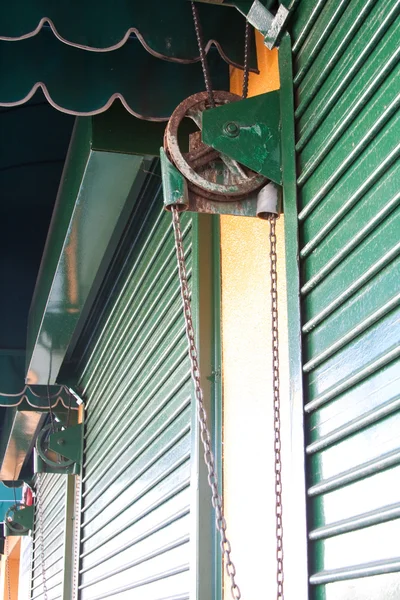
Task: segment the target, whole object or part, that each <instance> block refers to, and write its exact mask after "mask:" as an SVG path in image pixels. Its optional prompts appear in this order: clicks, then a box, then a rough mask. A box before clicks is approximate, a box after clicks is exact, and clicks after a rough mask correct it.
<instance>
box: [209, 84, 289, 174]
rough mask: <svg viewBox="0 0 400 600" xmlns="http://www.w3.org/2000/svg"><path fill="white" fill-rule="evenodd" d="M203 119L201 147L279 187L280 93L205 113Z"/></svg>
mask: <svg viewBox="0 0 400 600" xmlns="http://www.w3.org/2000/svg"><path fill="white" fill-rule="evenodd" d="M202 117H203V118H202V140H203V142H204V144H206V145H207V146H210V147H211V148H214V149H215V150H218V151H219V152H223V153H224V154H227V155H228V156H229V157H230V158H232V159H234V160H236V161H238V162H240V163H242V164H243V165H245V166H246V167H248V168H249V169H251V170H252V171H255V172H256V173H260V174H261V175H264V176H265V177H267V178H268V179H270V180H271V181H273V182H274V183H277V184H279V185H281V184H282V169H281V124H280V121H281V119H280V94H279V91H274V92H268V93H266V94H261V95H259V96H253V97H252V98H247V99H246V100H239V101H238V102H231V103H230V104H224V105H223V106H218V107H217V108H213V109H209V110H206V111H204V112H203V114H202Z"/></svg>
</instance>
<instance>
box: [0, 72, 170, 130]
mask: <svg viewBox="0 0 400 600" xmlns="http://www.w3.org/2000/svg"><path fill="white" fill-rule="evenodd" d="M39 89H41V90H42V92H43V94H44V96H45V98H46V100H47V102H48V103H49V104H50V105H51V106H52V107H53V108H55V109H56V110H58V111H60V112H63V113H66V114H67V115H73V116H75V117H92V116H94V115H99V114H101V113H103V112H105V111H106V110H108V109H109V108H110V106H111V105H112V104H113V102H114V101H115V100H120V102H121V103H122V104H123V106H124V108H125V109H126V110H127V111H128V112H129V113H130V114H131V115H133V116H134V117H136V118H137V119H142V120H143V121H156V122H167V121H168V119H169V117H149V116H146V117H145V116H143V115H141V114H140V113H138V112H136V111H134V110H133V108H131V107H130V106H129V104H128V103H127V101H126V100H125V98H124V96H123V95H122V94H120V93H118V92H116V93H115V94H113V95H112V96H110V98H109V99H108V101H107V102H106V103H105V104H104V105H103V106H101V107H100V108H97V109H95V110H90V111H77V110H70V109H69V108H64V107H63V106H61V105H60V104H57V102H54V100H53V99H52V97H51V96H50V92H49V90H48V89H47V86H46V84H45V83H43V82H42V81H38V82H37V83H35V85H34V86H33V87H32V89H31V90H30V92H29V93H28V94H27V95H26V96H24V97H23V98H21V99H20V100H16V101H15V102H0V106H2V107H4V108H9V107H12V106H20V105H21V104H26V102H28V101H29V100H31V98H33V96H34V95H35V94H36V92H37V91H38V90H39Z"/></svg>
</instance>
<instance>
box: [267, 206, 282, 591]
mask: <svg viewBox="0 0 400 600" xmlns="http://www.w3.org/2000/svg"><path fill="white" fill-rule="evenodd" d="M276 220H277V216H276V215H270V216H269V224H270V233H269V242H270V252H269V256H270V273H271V314H272V389H273V394H274V450H275V516H276V563H277V573H276V582H277V595H276V597H277V600H283V598H284V595H283V526H282V462H281V400H280V387H279V329H278V272H277V253H276Z"/></svg>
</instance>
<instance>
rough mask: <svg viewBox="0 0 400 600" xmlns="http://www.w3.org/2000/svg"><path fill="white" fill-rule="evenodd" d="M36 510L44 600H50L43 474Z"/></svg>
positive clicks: (37, 489) (38, 485) (40, 479)
mask: <svg viewBox="0 0 400 600" xmlns="http://www.w3.org/2000/svg"><path fill="white" fill-rule="evenodd" d="M36 510H37V514H38V523H37V525H36V532H37V526H39V535H38V538H39V540H38V541H39V545H40V559H41V563H42V565H41V566H42V583H43V600H48V597H49V596H48V591H47V575H46V565H45V551H44V535H43V526H44V520H43V505H42V474H41V473H38V475H37V485H36Z"/></svg>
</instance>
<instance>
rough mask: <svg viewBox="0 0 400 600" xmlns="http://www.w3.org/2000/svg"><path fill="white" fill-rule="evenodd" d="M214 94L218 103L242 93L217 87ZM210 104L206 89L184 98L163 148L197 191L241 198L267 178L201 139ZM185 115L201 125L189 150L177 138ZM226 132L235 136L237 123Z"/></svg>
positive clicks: (213, 196) (226, 198)
mask: <svg viewBox="0 0 400 600" xmlns="http://www.w3.org/2000/svg"><path fill="white" fill-rule="evenodd" d="M213 97H214V102H215V106H217V107H218V106H222V105H224V104H228V103H230V102H237V101H238V100H241V98H240V96H237V95H236V94H231V93H230V92H224V91H214V92H213ZM208 108H210V105H209V96H208V93H207V92H200V93H198V94H194V95H193V96H190V97H189V98H186V100H184V101H183V102H181V104H179V106H178V107H177V108H176V109H175V111H174V112H173V114H172V116H171V118H170V120H169V122H168V125H167V127H166V130H165V135H164V150H165V152H166V153H167V155H168V157H169V159H170V160H171V162H172V163H173V164H174V165H175V167H176V168H177V169H178V171H180V172H181V173H182V175H183V176H184V177H185V178H186V180H187V182H188V187H189V190H191V191H192V192H194V193H195V194H197V195H199V196H202V197H204V198H207V199H208V200H214V201H219V202H221V201H230V202H231V201H232V200H240V199H241V198H245V197H246V196H248V195H249V194H250V193H251V192H255V191H257V190H259V189H260V188H261V187H262V186H263V185H265V183H266V182H267V181H268V180H267V178H266V177H264V176H263V175H260V174H259V173H255V172H254V171H252V170H251V169H248V168H247V167H245V166H244V165H242V164H241V163H239V162H237V161H236V160H234V159H232V158H230V157H229V156H227V155H225V154H222V153H220V152H218V151H217V150H214V149H213V148H210V146H207V145H206V144H204V143H203V142H202V140H201V129H202V113H203V112H204V111H205V110H207V109H208ZM185 118H189V119H191V120H192V121H194V123H195V124H196V126H197V127H198V129H199V131H196V132H195V133H192V134H191V135H190V141H189V152H182V151H181V148H180V146H179V138H178V134H179V127H180V125H181V123H182V121H183V120H184V119H185ZM225 133H226V135H228V136H231V137H235V135H237V132H236V131H235V124H234V123H227V124H226V132H225Z"/></svg>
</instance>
